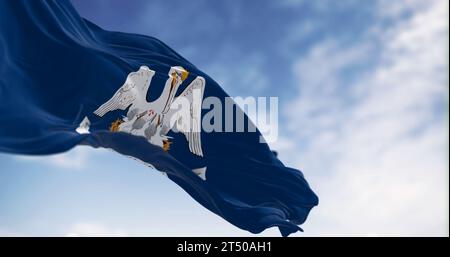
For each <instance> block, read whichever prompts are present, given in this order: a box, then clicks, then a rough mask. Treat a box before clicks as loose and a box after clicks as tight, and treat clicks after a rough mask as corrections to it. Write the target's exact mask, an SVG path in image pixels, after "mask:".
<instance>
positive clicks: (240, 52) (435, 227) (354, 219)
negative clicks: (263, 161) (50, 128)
mask: <svg viewBox="0 0 450 257" xmlns="http://www.w3.org/2000/svg"><path fill="white" fill-rule="evenodd" d="M72 3H73V4H74V6H75V8H76V9H77V10H78V11H79V13H80V14H81V16H83V17H85V18H87V19H89V20H91V21H93V22H94V23H96V24H97V25H99V26H101V27H103V28H105V29H108V30H114V31H125V32H134V33H139V34H146V35H151V36H154V37H156V38H158V39H160V40H162V41H164V42H165V43H166V44H168V45H169V46H170V47H172V48H173V49H175V50H176V51H177V52H179V53H180V54H181V55H183V56H184V57H185V58H186V59H188V60H189V61H190V62H192V63H193V64H195V65H196V66H197V67H198V68H199V69H201V70H203V71H204V72H206V73H207V74H209V75H210V76H211V77H212V78H214V79H215V80H216V81H217V82H218V83H219V84H220V85H221V86H222V87H223V88H224V89H225V91H226V92H227V93H228V94H229V95H231V96H243V97H245V96H275V97H279V100H278V102H279V137H278V140H277V141H276V142H274V143H271V147H272V148H273V149H274V150H276V151H278V153H279V158H280V159H281V160H282V161H283V162H284V163H285V164H286V165H287V166H291V167H295V168H297V169H300V170H302V172H303V173H304V175H305V177H306V178H307V180H308V181H309V183H310V185H311V187H312V188H313V190H314V191H315V192H316V193H317V194H318V196H319V198H320V204H319V206H318V207H316V208H314V209H313V210H312V212H311V214H310V216H309V218H308V220H307V221H306V223H305V224H304V225H302V228H303V229H304V230H305V232H304V233H296V234H294V235H293V236H448V235H449V199H448V195H449V159H448V154H449V151H448V149H449V137H448V130H449V125H448V124H449V123H448V122H449V119H448V117H449V114H448V110H449V107H448V106H449V99H448V94H449V86H448V85H449V77H448V56H449V51H448V44H449V24H448V7H449V6H448V1H447V0H429V1H421V0H398V1H389V0H378V1H375V0H374V1H354V0H343V1H332V0H318V1H304V0H280V1H269V0H260V1H257V0H246V1H244V0H239V1H237V0H236V1H206V0H193V1H189V3H188V4H187V2H186V1H178V0H170V1H167V0H152V1H147V0H130V1H122V0H93V1H85V0H72ZM0 165H1V166H0V235H2V236H102V235H103V236H254V235H253V234H251V233H249V232H246V231H243V230H240V229H238V228H236V227H234V226H233V225H231V224H229V223H228V222H226V221H224V220H223V219H222V218H220V217H219V216H216V215H215V214H213V213H211V212H209V211H207V210H206V209H205V208H203V207H202V206H201V205H200V204H198V203H196V202H195V201H194V200H193V199H192V198H191V197H190V196H189V195H188V194H186V193H185V192H184V191H183V190H182V189H181V188H179V187H178V186H177V185H175V184H174V183H173V182H171V181H170V180H168V179H167V178H166V177H165V176H162V175H161V174H160V173H159V172H157V171H155V170H152V169H150V168H148V167H147V166H145V165H142V164H141V163H138V162H136V161H134V160H132V159H129V158H126V157H123V156H120V155H119V154H117V153H115V152H112V151H109V150H101V149H91V148H88V147H76V148H74V149H73V150H71V151H69V152H66V153H63V154H58V155H53V156H43V157H29V156H19V155H7V154H0ZM256 236H279V232H278V230H277V229H276V228H271V229H268V230H266V231H264V232H263V233H261V234H258V235H256Z"/></svg>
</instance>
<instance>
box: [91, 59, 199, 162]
mask: <svg viewBox="0 0 450 257" xmlns="http://www.w3.org/2000/svg"><path fill="white" fill-rule="evenodd" d="M188 74H189V72H187V71H186V70H185V69H184V68H182V67H179V66H176V67H172V68H171V69H170V71H169V73H168V75H169V78H168V79H167V81H166V84H165V86H164V89H163V92H162V94H161V96H160V97H159V98H158V99H156V100H155V101H153V102H147V100H146V97H147V92H148V89H149V87H150V84H151V80H152V78H153V75H155V71H153V70H150V69H149V68H148V67H147V66H141V67H140V68H139V70H138V71H136V72H131V73H130V74H128V76H127V79H126V81H125V83H124V84H123V85H122V86H121V87H120V88H119V89H118V90H117V92H116V93H115V94H114V95H113V97H111V99H109V100H108V101H107V102H106V103H104V104H102V105H101V106H100V107H99V108H98V109H97V110H95V111H94V114H96V115H98V116H100V117H103V115H105V114H106V113H108V112H110V111H114V110H125V109H127V108H128V107H130V108H129V110H128V112H127V115H126V117H124V118H123V119H118V120H117V121H115V122H113V124H111V128H110V129H111V130H112V131H121V132H126V133H130V134H133V135H138V136H144V137H145V138H147V140H148V141H149V142H150V143H152V144H155V145H158V146H161V147H163V148H164V149H165V150H168V148H169V145H170V143H169V137H167V136H166V135H167V133H168V132H169V130H171V129H173V128H175V129H176V130H177V131H179V132H182V133H183V134H184V135H185V137H186V139H187V141H188V143H189V150H190V151H191V152H192V153H193V154H196V155H198V156H203V152H202V145H201V139H200V132H201V131H200V125H201V108H202V99H203V92H204V89H205V79H204V78H203V77H200V76H197V77H196V78H195V79H194V80H193V81H192V82H191V83H190V84H189V86H187V87H186V89H185V90H184V91H183V92H182V93H181V94H180V95H179V96H178V97H175V94H176V92H177V90H178V87H179V86H180V85H181V83H182V82H183V81H184V80H185V79H186V78H187V76H188Z"/></svg>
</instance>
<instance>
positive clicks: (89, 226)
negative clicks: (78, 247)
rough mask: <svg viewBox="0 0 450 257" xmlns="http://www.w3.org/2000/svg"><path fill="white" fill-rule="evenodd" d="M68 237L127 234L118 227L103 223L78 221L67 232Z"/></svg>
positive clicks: (119, 235) (118, 235)
mask: <svg viewBox="0 0 450 257" xmlns="http://www.w3.org/2000/svg"><path fill="white" fill-rule="evenodd" d="M66 236H68V237H121V236H127V233H125V232H124V231H122V230H120V229H111V228H108V227H106V226H105V225H103V224H98V223H85V222H80V223H76V224H74V225H73V226H72V227H71V228H70V230H69V232H68V233H67V234H66Z"/></svg>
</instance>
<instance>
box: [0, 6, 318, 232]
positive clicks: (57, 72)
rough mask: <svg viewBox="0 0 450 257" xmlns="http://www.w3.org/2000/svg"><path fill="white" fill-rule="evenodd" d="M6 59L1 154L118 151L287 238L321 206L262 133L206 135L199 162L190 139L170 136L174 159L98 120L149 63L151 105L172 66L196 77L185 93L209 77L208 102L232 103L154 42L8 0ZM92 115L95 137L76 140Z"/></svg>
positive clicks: (3, 24)
mask: <svg viewBox="0 0 450 257" xmlns="http://www.w3.org/2000/svg"><path fill="white" fill-rule="evenodd" d="M0 60H1V61H0V124H1V126H0V151H1V152H8V153H18V154H51V153H58V152H63V151H66V150H68V149H70V148H72V147H74V146H76V145H78V144H84V145H91V146H93V147H106V148H111V149H114V150H115V151H117V152H119V153H121V154H124V155H128V156H133V157H136V158H138V159H140V160H142V161H144V162H147V163H150V164H152V165H153V166H154V167H156V168H157V169H158V170H160V171H164V172H166V173H167V174H168V177H169V178H170V179H171V180H172V181H174V182H175V183H177V184H178V185H179V186H181V187H182V188H183V189H184V190H185V191H186V192H187V193H189V194H190V195H191V196H192V197H193V198H194V199H195V200H197V201H198V202H199V203H201V204H202V205H203V206H205V207H206V208H208V209H209V210H211V211H212V212H214V213H216V214H217V215H220V216H222V217H223V218H224V219H226V220H227V221H229V222H230V223H232V224H234V225H236V226H238V227H239V228H242V229H245V230H248V231H250V232H253V233H259V232H261V231H263V230H265V229H266V228H268V227H273V226H278V227H279V229H280V231H281V233H282V235H283V236H287V235H289V234H290V233H293V232H296V231H298V230H301V229H300V228H299V226H298V225H299V224H302V223H303V222H304V221H305V220H306V218H307V216H308V213H309V211H310V209H311V208H312V207H314V206H315V205H317V204H318V198H317V196H316V195H315V194H314V192H313V191H312V190H311V189H310V187H309V185H308V183H307V182H306V180H305V179H304V177H303V175H302V173H301V172H300V171H298V170H295V169H291V168H288V167H285V166H284V165H283V164H282V163H281V162H280V161H279V160H278V159H277V157H276V156H275V155H274V153H273V152H271V151H270V149H269V147H268V146H267V144H262V143H259V136H260V133H259V132H245V133H219V132H216V133H202V135H201V139H202V148H203V154H204V156H203V157H198V156H196V155H193V154H191V153H190V152H189V151H188V150H186V149H188V148H187V142H186V140H185V139H184V140H182V139H181V138H180V140H177V137H183V135H180V134H179V133H177V134H175V133H171V134H170V135H171V136H173V137H174V138H175V141H176V142H177V143H176V144H174V145H173V147H172V148H171V149H170V150H169V151H168V152H166V151H164V150H162V148H160V147H158V146H155V145H152V144H150V143H148V142H147V140H146V139H145V138H143V137H137V136H133V135H130V134H126V133H121V132H110V131H109V129H108V128H109V126H110V124H111V122H112V121H113V120H114V119H115V118H116V117H117V116H118V115H125V114H126V112H125V111H120V110H119V111H113V112H111V113H108V114H106V115H105V116H104V117H103V118H99V117H98V116H96V115H94V114H93V111H94V110H96V109H97V108H98V107H99V106H100V105H101V104H102V103H104V102H105V101H107V100H108V99H109V98H110V97H111V96H112V95H113V94H114V93H115V92H116V90H117V89H118V88H119V87H120V86H121V85H122V84H123V82H124V80H125V78H126V77H127V75H128V74H129V73H130V72H132V71H137V70H138V69H139V67H140V66H142V65H146V66H148V67H149V68H150V69H152V70H154V71H156V75H155V76H154V81H152V86H151V89H150V92H149V94H148V95H147V99H148V100H149V101H151V100H152V99H154V98H156V97H158V96H159V95H160V93H161V91H162V87H163V84H164V80H165V79H166V78H167V72H168V71H169V69H170V67H172V66H183V67H184V68H185V69H187V70H188V71H189V72H190V74H189V77H188V79H187V80H186V81H185V82H183V84H182V85H181V87H180V89H179V90H178V92H181V91H182V90H183V89H184V88H185V87H186V85H188V84H189V83H190V82H191V81H192V80H193V79H194V78H195V77H196V76H203V77H204V78H205V79H206V88H205V93H204V97H208V96H216V97H219V98H221V99H224V98H225V97H227V94H226V93H225V92H224V91H223V90H222V89H221V87H220V86H219V85H218V84H217V83H216V82H215V81H214V80H212V79H211V78H210V77H209V76H208V75H206V74H205V73H203V72H201V71H200V70H198V69H197V68H196V67H195V66H194V65H192V64H191V63H189V62H188V61H187V60H186V59H184V58H183V57H182V56H180V55H179V54H177V53H176V52H175V51H173V50H172V49H170V48H169V47H168V46H167V45H165V44H164V43H162V42H161V41H159V40H157V39H155V38H152V37H148V36H143V35H136V34H128V33H121V32H111V31H106V30H103V29H101V28H99V27H98V26H96V25H95V24H93V23H91V22H89V21H87V20H85V19H83V18H81V17H80V16H79V15H78V13H77V12H76V10H75V9H74V8H73V7H72V5H71V4H70V2H68V1H65V0H62V1H26V0H0ZM224 69H226V67H224ZM238 111H239V110H238ZM85 116H86V117H88V118H89V119H90V121H91V123H92V124H91V128H90V132H91V133H90V134H78V133H77V132H75V129H76V128H77V127H78V125H79V124H80V122H81V121H82V119H83V118H84V117H85ZM245 119H247V117H245ZM178 142H184V143H178ZM199 166H207V179H206V180H202V179H201V178H199V177H198V176H197V175H195V174H194V173H193V172H192V170H191V169H192V168H195V167H199ZM206 229H207V228H205V230H206Z"/></svg>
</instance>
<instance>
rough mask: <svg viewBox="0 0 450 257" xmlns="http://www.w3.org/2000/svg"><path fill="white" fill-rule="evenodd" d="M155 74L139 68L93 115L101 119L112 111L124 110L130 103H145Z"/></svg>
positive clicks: (144, 68) (145, 68)
mask: <svg viewBox="0 0 450 257" xmlns="http://www.w3.org/2000/svg"><path fill="white" fill-rule="evenodd" d="M154 74H155V72H154V71H153V70H150V69H149V68H148V67H147V66H141V67H140V68H139V70H138V71H136V72H131V73H130V74H128V76H127V79H126V81H125V83H124V84H123V85H122V86H121V87H120V88H119V89H118V90H117V91H116V93H115V94H114V95H113V97H111V99H109V100H108V101H107V102H106V103H104V104H102V105H101V106H100V107H99V108H98V109H97V110H95V111H94V113H95V114H96V115H98V116H100V117H103V115H105V114H106V113H108V112H110V111H114V110H125V109H126V108H127V107H128V106H130V105H131V104H132V103H134V102H135V101H136V100H137V101H140V102H142V101H145V99H146V97H147V91H148V88H149V87H150V82H151V80H152V78H153V75H154Z"/></svg>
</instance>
